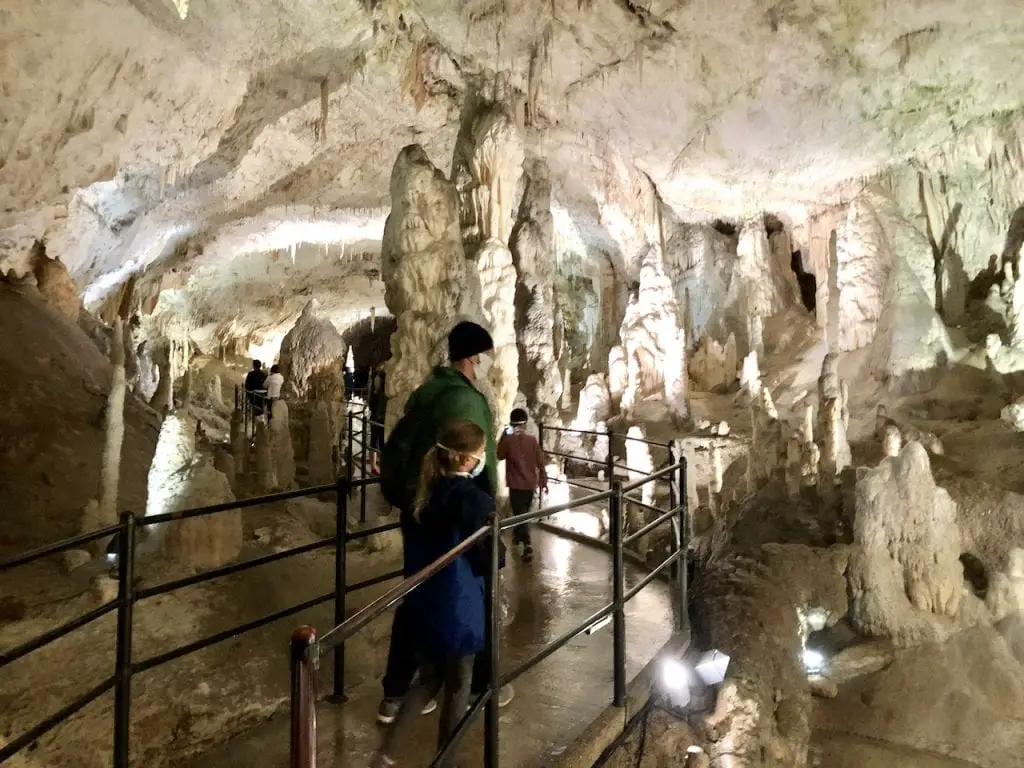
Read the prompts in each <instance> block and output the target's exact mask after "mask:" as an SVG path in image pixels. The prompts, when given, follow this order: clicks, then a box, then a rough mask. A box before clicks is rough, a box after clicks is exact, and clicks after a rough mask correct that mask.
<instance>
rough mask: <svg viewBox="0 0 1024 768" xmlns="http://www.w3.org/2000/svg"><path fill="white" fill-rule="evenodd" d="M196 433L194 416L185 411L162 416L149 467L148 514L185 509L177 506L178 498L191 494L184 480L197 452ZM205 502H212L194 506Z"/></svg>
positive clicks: (160, 513)
mask: <svg viewBox="0 0 1024 768" xmlns="http://www.w3.org/2000/svg"><path fill="white" fill-rule="evenodd" d="M195 435H196V422H195V419H193V418H192V417H190V416H188V415H187V414H185V413H184V412H181V411H178V412H174V411H172V412H170V413H168V414H167V416H166V418H164V420H163V424H161V425H160V436H159V437H158V438H157V443H156V452H155V453H154V454H153V463H152V465H151V466H150V469H149V481H148V484H147V495H146V515H147V516H149V515H162V514H164V513H165V512H170V511H172V510H173V509H185V508H186V507H183V506H180V504H179V502H178V499H179V497H182V496H187V495H188V494H189V493H190V491H189V489H188V486H187V485H186V479H187V475H188V473H189V470H190V469H191V467H192V461H193V459H194V458H195V455H196V443H195ZM205 503H213V502H203V503H201V504H197V505H196V506H203V505H204V504H205ZM175 505H178V506H175Z"/></svg>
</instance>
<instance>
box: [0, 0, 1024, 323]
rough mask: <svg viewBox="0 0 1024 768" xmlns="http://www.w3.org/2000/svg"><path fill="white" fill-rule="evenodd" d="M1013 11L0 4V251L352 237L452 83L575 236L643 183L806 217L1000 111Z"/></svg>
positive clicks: (94, 274) (437, 154)
mask: <svg viewBox="0 0 1024 768" xmlns="http://www.w3.org/2000/svg"><path fill="white" fill-rule="evenodd" d="M1022 12H1024V2H1021V1H1020V0H979V1H978V2H974V3H965V2H962V0H959V1H958V0H777V1H769V0H720V1H719V2H713V1H712V0H685V1H672V0H504V1H502V2H498V1H496V0H420V1H419V2H417V1H415V0H191V2H186V0H174V1H173V2H172V0H77V1H76V2H74V3H67V2H64V1H63V0H32V1H31V2H27V1H25V0H3V1H2V3H0V49H2V51H3V53H2V54H0V201H2V202H3V205H2V206H0V268H3V267H17V266H18V265H19V263H22V262H23V261H24V256H25V254H26V253H27V251H28V247H29V246H30V245H31V242H32V240H33V239H35V238H39V237H45V238H46V241H47V245H48V248H49V250H50V252H51V254H53V255H56V256H59V257H60V258H61V260H62V261H64V263H65V264H66V265H67V266H68V268H69V270H70V271H71V274H72V275H73V277H74V278H75V279H76V281H77V283H78V285H79V287H80V288H81V289H82V290H83V292H84V295H85V298H86V300H87V302H93V303H95V302H97V301H100V300H101V299H102V298H103V297H104V296H105V295H107V294H108V293H109V292H110V291H111V290H112V289H113V288H114V287H115V286H116V285H118V284H119V283H121V282H123V281H124V280H125V279H127V277H128V276H129V275H131V274H133V273H137V272H140V271H143V270H145V269H146V268H147V267H153V266H154V265H156V266H159V265H160V264H162V263H165V262H167V261H168V260H169V259H171V257H172V256H174V257H175V258H176V259H177V263H178V264H179V266H181V262H182V260H183V259H184V262H185V263H184V267H185V268H186V269H192V270H194V271H195V272H196V273H198V271H199V270H200V269H206V270H207V271H209V270H210V269H211V266H210V262H211V261H215V260H216V258H218V256H217V254H219V255H220V256H219V258H232V257H234V256H235V255H236V254H239V253H246V252H256V251H260V252H272V251H285V252H287V251H288V249H289V248H291V247H293V246H294V245H295V244H314V245H317V244H318V245H323V246H327V247H328V248H330V247H333V248H335V251H334V253H335V254H336V255H337V253H338V251H337V248H338V247H344V246H345V245H346V244H348V246H349V247H356V248H364V247H365V246H366V243H368V242H369V243H372V242H373V241H374V240H375V239H376V238H377V237H379V232H380V231H381V228H382V226H383V219H384V217H385V216H386V213H387V208H388V205H389V194H388V177H389V174H390V169H391V166H392V163H393V161H394V158H395V156H396V155H397V153H398V151H399V149H400V148H401V147H402V146H404V145H406V144H410V143H419V144H421V145H422V146H423V147H424V148H425V149H426V151H427V153H428V155H429V156H430V157H431V159H432V160H433V161H434V162H435V163H436V164H437V165H438V166H439V167H440V168H441V169H442V170H444V171H445V172H447V171H448V169H449V166H450V162H451V157H452V153H453V148H454V142H455V137H456V134H457V132H458V127H459V123H460V119H461V113H462V109H463V105H464V104H465V103H466V102H467V99H468V97H469V95H470V94H475V95H476V96H477V97H480V96H482V97H484V98H497V99H498V100H500V101H502V102H504V103H505V104H507V105H508V108H509V110H510V111H511V112H512V113H514V114H515V115H516V117H517V119H518V120H519V121H520V122H521V123H522V125H523V127H524V133H525V137H526V146H527V151H528V152H529V153H531V154H537V155H542V156H544V157H546V158H547V159H548V161H549V163H550V166H551V170H552V175H553V179H554V182H555V190H556V199H557V203H558V205H559V206H560V208H561V209H562V210H563V211H565V212H567V214H566V217H565V218H567V219H569V220H572V219H576V220H577V221H578V222H579V223H580V231H581V232H583V233H584V239H585V240H590V241H593V242H595V243H599V244H600V245H601V247H602V248H605V247H607V245H608V243H611V245H612V246H614V243H615V242H616V240H621V237H620V235H619V234H618V233H616V232H614V231H610V230H611V229H613V227H612V226H611V225H610V224H609V225H607V226H606V224H607V223H608V222H613V221H614V219H615V217H614V216H611V215H606V214H607V211H608V210H609V209H611V208H613V207H617V208H618V209H620V210H621V211H625V212H626V218H629V216H630V215H634V214H635V213H636V209H637V208H642V207H643V202H642V198H644V197H645V196H648V195H649V194H650V192H651V190H655V191H656V196H657V198H658V199H660V200H661V201H662V202H664V203H665V204H666V205H667V206H669V207H670V208H671V209H672V210H673V211H674V213H675V214H676V215H677V216H678V217H680V218H681V219H684V220H698V219H708V218H725V219H737V218H741V217H744V216H749V215H753V214H756V213H758V212H761V211H773V212H777V213H779V214H781V215H786V216H790V217H800V216H806V215H808V214H810V213H813V212H814V211H815V210H820V209H822V208H827V207H828V206H830V205H833V204H835V203H837V202H841V201H843V200H845V199H849V197H850V196H851V195H852V194H855V193H856V190H857V189H858V185H859V184H862V183H863V181H864V180H865V179H867V178H870V177H872V176H873V175H876V174H879V173H880V172H883V171H884V170H885V169H887V168H889V167H892V166H893V165H895V164H899V163H906V162H908V161H913V160H920V159H926V158H927V157H928V156H929V155H930V154H932V153H935V152H938V151H939V150H940V149H941V148H942V147H945V146H948V145H949V144H950V143H951V142H955V141H956V140H957V138H958V137H959V136H961V135H964V134H965V133H969V132H971V131H973V130H975V129H976V128H977V127H978V126H983V125H987V124H989V123H996V122H998V121H1000V120H1005V119H1006V117H1007V116H1008V115H1013V114H1014V113H1015V112H1016V111H1017V110H1018V109H1019V107H1020V105H1021V103H1022V101H1024V80H1022V79H1021V78H1020V72H1022V71H1024V13H1022ZM588 233H589V234H588ZM360 244H361V245H360ZM339 258H340V257H339ZM204 259H205V261H204ZM275 263H276V262H275ZM268 274H269V273H268ZM374 300H376V299H374Z"/></svg>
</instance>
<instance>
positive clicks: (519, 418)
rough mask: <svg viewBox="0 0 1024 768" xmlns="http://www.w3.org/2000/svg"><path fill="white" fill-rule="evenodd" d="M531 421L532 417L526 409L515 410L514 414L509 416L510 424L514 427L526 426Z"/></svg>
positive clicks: (513, 410)
mask: <svg viewBox="0 0 1024 768" xmlns="http://www.w3.org/2000/svg"><path fill="white" fill-rule="evenodd" d="M529 419H530V416H529V414H527V412H526V410H525V409H524V408H513V409H512V414H511V415H510V416H509V423H510V424H513V425H519V424H525V423H526V422H527V421H529Z"/></svg>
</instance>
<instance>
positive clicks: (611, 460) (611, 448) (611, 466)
mask: <svg viewBox="0 0 1024 768" xmlns="http://www.w3.org/2000/svg"><path fill="white" fill-rule="evenodd" d="M606 432H607V433H608V459H607V461H606V462H605V466H604V471H605V473H606V474H607V475H608V488H609V490H610V489H611V488H612V487H613V486H614V485H615V433H614V432H612V430H611V429H610V428H609V429H607V430H606Z"/></svg>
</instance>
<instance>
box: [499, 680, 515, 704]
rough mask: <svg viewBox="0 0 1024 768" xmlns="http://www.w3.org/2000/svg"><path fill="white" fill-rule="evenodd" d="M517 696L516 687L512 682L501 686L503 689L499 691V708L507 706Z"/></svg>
mask: <svg viewBox="0 0 1024 768" xmlns="http://www.w3.org/2000/svg"><path fill="white" fill-rule="evenodd" d="M515 697H516V689H515V688H513V687H512V683H509V684H508V685H503V686H501V690H499V691H498V709H501V708H502V707H507V706H508V705H509V704H511V703H512V699H514V698H515Z"/></svg>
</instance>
